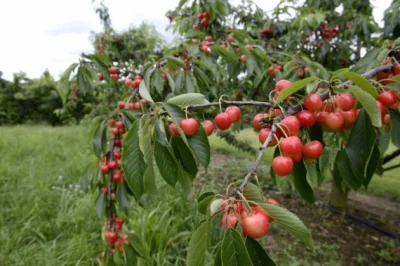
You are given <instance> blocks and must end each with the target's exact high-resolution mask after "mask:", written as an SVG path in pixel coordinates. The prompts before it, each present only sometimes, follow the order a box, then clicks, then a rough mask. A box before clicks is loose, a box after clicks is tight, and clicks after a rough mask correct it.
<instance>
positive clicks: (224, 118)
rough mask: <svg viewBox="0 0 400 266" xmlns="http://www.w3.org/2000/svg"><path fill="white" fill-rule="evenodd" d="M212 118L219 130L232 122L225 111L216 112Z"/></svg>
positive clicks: (226, 127)
mask: <svg viewBox="0 0 400 266" xmlns="http://www.w3.org/2000/svg"><path fill="white" fill-rule="evenodd" d="M214 120H215V124H216V125H217V127H218V128H219V129H221V130H225V129H228V128H229V127H230V126H231V124H232V121H231V117H230V116H229V114H228V113H226V112H223V113H220V114H217V115H216V116H215V119H214Z"/></svg>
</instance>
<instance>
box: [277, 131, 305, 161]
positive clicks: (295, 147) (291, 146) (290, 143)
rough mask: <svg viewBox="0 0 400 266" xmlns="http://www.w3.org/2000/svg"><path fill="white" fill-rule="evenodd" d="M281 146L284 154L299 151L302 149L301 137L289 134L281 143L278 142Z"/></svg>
mask: <svg viewBox="0 0 400 266" xmlns="http://www.w3.org/2000/svg"><path fill="white" fill-rule="evenodd" d="M279 147H280V148H281V152H282V154H283V155H284V156H287V157H291V158H292V159H293V156H295V155H297V154H299V153H301V151H302V149H303V143H302V142H301V139H300V138H299V137H297V136H291V137H287V138H284V139H283V140H282V141H281V143H280V144H279Z"/></svg>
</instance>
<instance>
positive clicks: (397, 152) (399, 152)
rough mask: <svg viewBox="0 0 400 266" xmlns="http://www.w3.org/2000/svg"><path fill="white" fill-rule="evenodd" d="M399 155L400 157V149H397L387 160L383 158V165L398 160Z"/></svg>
mask: <svg viewBox="0 0 400 266" xmlns="http://www.w3.org/2000/svg"><path fill="white" fill-rule="evenodd" d="M399 155H400V149H397V150H395V151H394V152H393V153H391V154H388V155H386V156H385V158H383V163H382V164H385V163H388V162H390V161H391V160H393V159H394V158H396V157H397V156H399Z"/></svg>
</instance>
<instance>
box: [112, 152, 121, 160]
mask: <svg viewBox="0 0 400 266" xmlns="http://www.w3.org/2000/svg"><path fill="white" fill-rule="evenodd" d="M113 154H114V158H115V159H117V160H119V159H121V157H122V154H121V152H119V151H114V153H113Z"/></svg>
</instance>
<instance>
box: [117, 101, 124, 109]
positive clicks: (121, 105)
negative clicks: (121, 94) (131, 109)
mask: <svg viewBox="0 0 400 266" xmlns="http://www.w3.org/2000/svg"><path fill="white" fill-rule="evenodd" d="M118 108H119V109H124V108H125V102H123V101H120V102H118Z"/></svg>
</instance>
